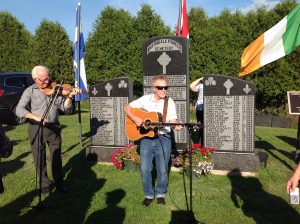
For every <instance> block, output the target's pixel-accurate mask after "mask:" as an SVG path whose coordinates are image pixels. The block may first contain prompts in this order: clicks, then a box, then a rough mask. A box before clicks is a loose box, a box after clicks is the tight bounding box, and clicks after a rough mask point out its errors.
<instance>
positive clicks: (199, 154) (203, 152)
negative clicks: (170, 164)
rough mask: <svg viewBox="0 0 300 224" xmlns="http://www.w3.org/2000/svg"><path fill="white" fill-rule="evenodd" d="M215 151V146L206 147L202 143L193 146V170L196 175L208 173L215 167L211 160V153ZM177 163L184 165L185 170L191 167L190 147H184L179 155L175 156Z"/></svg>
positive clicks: (180, 165)
mask: <svg viewBox="0 0 300 224" xmlns="http://www.w3.org/2000/svg"><path fill="white" fill-rule="evenodd" d="M214 151H215V149H214V148H206V147H204V146H202V145H201V144H194V145H193V146H192V172H193V175H195V176H198V177H199V176H201V175H202V174H203V175H206V174H208V173H209V172H210V171H211V170H212V169H213V166H214V165H213V163H212V162H211V154H212V153H213V152H214ZM175 165H176V166H179V167H182V168H183V170H184V171H189V169H190V158H189V148H186V149H184V150H183V151H182V152H181V153H180V154H179V156H178V157H176V158H175Z"/></svg>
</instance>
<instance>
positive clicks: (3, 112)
mask: <svg viewBox="0 0 300 224" xmlns="http://www.w3.org/2000/svg"><path fill="white" fill-rule="evenodd" d="M33 83H34V81H33V79H32V77H31V73H29V72H5V73H0V123H1V124H10V125H16V124H22V123H24V122H25V121H26V119H25V118H22V119H21V118H18V117H17V116H16V115H15V110H16V106H17V104H18V102H19V100H20V98H21V96H22V94H23V92H24V90H25V89H26V88H27V87H28V86H30V85H32V84H33Z"/></svg>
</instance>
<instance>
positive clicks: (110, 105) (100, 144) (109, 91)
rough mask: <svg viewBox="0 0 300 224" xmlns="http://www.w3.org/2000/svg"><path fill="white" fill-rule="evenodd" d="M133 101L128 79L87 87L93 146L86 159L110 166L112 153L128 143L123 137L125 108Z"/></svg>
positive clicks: (131, 87) (124, 136)
mask: <svg viewBox="0 0 300 224" xmlns="http://www.w3.org/2000/svg"><path fill="white" fill-rule="evenodd" d="M132 99H133V86H132V80H131V78H128V77H121V78H117V79H113V80H109V81H106V82H104V83H100V84H97V85H94V86H91V87H90V113H91V116H90V117H91V118H90V122H91V138H92V145H91V147H90V148H89V150H87V158H90V157H91V155H96V157H97V161H105V162H111V153H112V152H113V151H114V150H115V149H116V148H121V147H123V146H124V145H126V144H128V143H129V140H128V138H127V137H126V134H125V116H126V115H125V112H124V106H125V105H127V104H128V103H129V102H131V101H132ZM94 157H95V156H94ZM94 157H93V158H94Z"/></svg>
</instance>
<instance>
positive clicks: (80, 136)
mask: <svg viewBox="0 0 300 224" xmlns="http://www.w3.org/2000/svg"><path fill="white" fill-rule="evenodd" d="M77 7H78V8H77V18H78V27H77V34H76V35H77V44H76V48H77V61H76V63H77V71H78V80H77V81H78V87H79V88H80V86H81V85H80V33H81V22H80V9H81V7H80V3H78V6H77ZM75 81H76V80H75ZM80 95H81V94H78V101H77V108H78V129H79V142H80V149H82V126H81V108H80V100H81V99H80V98H81V96H80Z"/></svg>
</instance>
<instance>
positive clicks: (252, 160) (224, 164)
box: [212, 152, 260, 174]
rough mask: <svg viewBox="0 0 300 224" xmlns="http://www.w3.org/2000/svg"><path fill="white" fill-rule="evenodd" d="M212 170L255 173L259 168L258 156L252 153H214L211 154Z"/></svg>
mask: <svg viewBox="0 0 300 224" xmlns="http://www.w3.org/2000/svg"><path fill="white" fill-rule="evenodd" d="M212 161H213V163H214V170H223V171H228V172H229V173H231V172H234V173H235V174H236V173H238V172H251V173H256V172H257V170H258V168H259V167H260V159H259V155H258V154H257V153H255V152H253V153H233V152H214V153H213V154H212Z"/></svg>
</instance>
